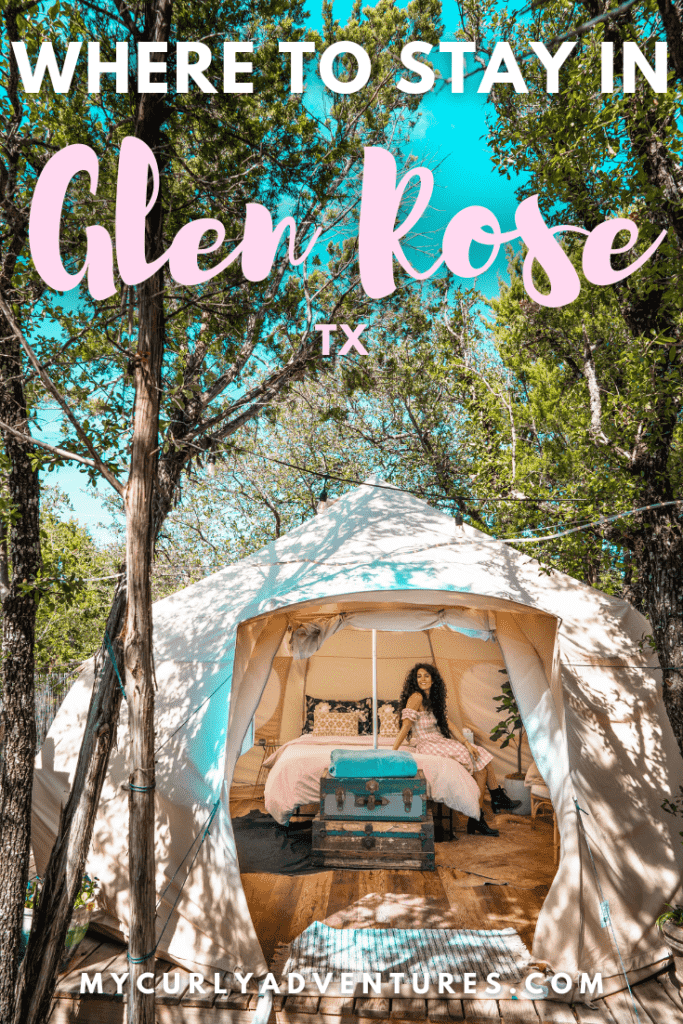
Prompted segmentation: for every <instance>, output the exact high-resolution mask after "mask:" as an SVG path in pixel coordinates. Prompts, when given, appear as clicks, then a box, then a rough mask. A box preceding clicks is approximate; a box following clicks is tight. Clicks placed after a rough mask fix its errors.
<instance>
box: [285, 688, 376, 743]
mask: <svg viewBox="0 0 683 1024" xmlns="http://www.w3.org/2000/svg"><path fill="white" fill-rule="evenodd" d="M323 704H324V705H325V711H336V712H342V713H344V712H348V711H358V712H359V718H358V733H359V734H360V735H361V736H371V735H372V721H371V715H372V701H371V700H370V698H369V697H367V698H365V699H364V700H330V698H329V697H306V719H305V721H304V726H303V729H302V730H301V732H302V734H303V733H307V732H313V724H314V719H313V716H314V714H315V709H316V708H317V707H320V706H321V705H323Z"/></svg>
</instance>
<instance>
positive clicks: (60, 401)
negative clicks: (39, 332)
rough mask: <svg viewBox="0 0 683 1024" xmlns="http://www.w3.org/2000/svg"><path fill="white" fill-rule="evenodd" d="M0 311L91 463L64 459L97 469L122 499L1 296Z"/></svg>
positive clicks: (119, 486) (109, 471)
mask: <svg viewBox="0 0 683 1024" xmlns="http://www.w3.org/2000/svg"><path fill="white" fill-rule="evenodd" d="M0 309H1V310H2V312H3V313H4V314H5V319H6V320H7V323H8V324H9V326H10V327H11V328H12V332H13V333H14V336H15V338H16V339H17V340H18V341H19V343H20V345H21V347H22V348H23V350H24V352H25V353H26V355H27V356H28V359H29V362H30V363H31V366H33V368H34V370H35V371H36V372H37V374H38V376H39V377H40V379H41V381H42V382H43V385H44V386H45V390H46V391H47V392H48V393H49V394H50V395H52V397H53V398H54V399H55V401H56V402H57V404H58V405H59V407H60V409H61V410H62V412H63V413H64V415H65V416H66V417H67V419H68V420H69V423H71V425H72V426H73V428H74V430H75V431H76V433H77V435H78V437H79V439H80V440H81V441H82V443H83V445H84V446H85V448H86V449H87V450H88V451H89V452H90V456H91V459H92V462H90V461H89V460H86V459H84V458H82V457H81V456H77V455H74V454H73V453H70V452H66V453H65V457H66V458H69V459H75V460H76V461H77V462H83V463H84V464H85V465H86V466H87V465H92V466H93V468H94V469H97V471H98V472H99V473H101V474H102V476H103V477H104V479H105V480H106V481H107V483H108V484H111V486H112V487H113V488H114V490H115V491H117V492H118V493H119V494H120V495H121V496H122V497H123V486H122V485H121V484H120V483H119V481H118V480H117V479H116V477H115V476H114V474H113V473H112V471H111V470H110V469H109V467H108V466H107V465H106V464H105V463H104V462H103V461H102V459H101V458H100V456H99V455H98V453H97V449H96V448H95V446H94V445H93V443H92V441H91V440H90V438H89V437H88V435H87V434H86V432H85V430H83V427H82V426H81V424H80V423H79V422H78V419H77V418H76V416H75V415H74V413H73V412H72V410H71V407H70V406H69V404H68V403H67V402H66V401H65V399H64V397H63V395H62V394H61V392H60V391H59V388H57V386H56V385H55V384H54V382H53V380H52V378H51V377H50V376H49V374H48V373H47V371H46V370H45V369H44V368H43V366H42V364H41V362H40V361H39V359H38V357H37V356H36V354H35V352H34V351H33V349H32V348H31V346H30V345H29V343H28V341H27V340H26V338H25V337H24V332H23V331H22V329H21V328H20V327H19V324H18V323H17V321H16V320H15V319H14V314H13V313H12V310H11V309H10V307H9V306H8V305H7V303H6V302H5V298H4V296H3V295H0ZM8 429H9V428H8ZM23 436H24V437H25V436H26V435H23ZM33 443H34V444H37V445H40V447H42V448H45V447H47V448H49V447H50V446H49V445H45V443H44V442H41V441H36V440H35V438H33ZM52 450H53V451H54V452H57V451H58V449H52Z"/></svg>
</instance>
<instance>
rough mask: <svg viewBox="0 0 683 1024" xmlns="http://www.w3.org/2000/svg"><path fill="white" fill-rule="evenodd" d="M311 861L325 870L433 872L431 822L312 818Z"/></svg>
mask: <svg viewBox="0 0 683 1024" xmlns="http://www.w3.org/2000/svg"><path fill="white" fill-rule="evenodd" d="M312 849H313V859H314V861H315V862H316V863H317V864H320V865H321V867H327V868H375V869H377V868H390V869H396V870H406V869H411V868H412V869H413V870H417V871H433V870H434V823H433V821H432V819H431V816H430V817H428V818H427V819H426V820H424V821H373V822H370V821H368V822H362V821H339V820H330V819H323V818H321V816H320V815H316V817H315V818H314V819H313V844H312Z"/></svg>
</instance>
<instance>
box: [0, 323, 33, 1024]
mask: <svg viewBox="0 0 683 1024" xmlns="http://www.w3.org/2000/svg"><path fill="white" fill-rule="evenodd" d="M22 379H23V378H22V370H21V357H20V353H19V351H18V346H17V343H16V341H15V340H14V339H6V340H5V341H4V342H3V352H2V354H1V355H0V419H2V421H3V422H4V423H7V424H8V425H10V426H13V427H14V428H15V429H16V430H19V431H21V432H26V433H27V434H28V420H27V414H26V401H25V396H24V390H23V385H22ZM3 440H4V449H5V454H6V456H7V457H8V459H9V463H10V469H9V474H8V490H9V498H10V501H11V503H12V518H11V523H10V531H9V534H10V536H9V555H10V560H11V566H12V578H11V580H10V581H9V586H8V589H7V591H6V593H5V598H4V601H3V604H2V631H3V632H2V720H1V725H0V728H1V740H0V1020H2V1021H8V1020H10V1019H11V1014H12V1004H13V1002H14V988H15V984H16V977H17V964H18V960H19V942H20V935H21V922H22V916H23V906H24V898H25V894H26V883H27V881H28V864H29V855H30V822H31V794H32V790H33V762H34V758H35V753H36V716H35V696H34V686H33V645H34V637H35V623H36V605H37V601H36V592H35V587H34V583H35V578H36V575H37V573H38V569H39V567H40V529H39V522H38V498H39V484H38V474H37V472H35V471H34V470H33V468H32V466H31V462H30V460H29V454H30V452H31V444H30V439H27V443H24V442H23V441H20V440H18V439H17V438H16V437H14V436H12V435H10V434H6V435H5V436H4V438H3Z"/></svg>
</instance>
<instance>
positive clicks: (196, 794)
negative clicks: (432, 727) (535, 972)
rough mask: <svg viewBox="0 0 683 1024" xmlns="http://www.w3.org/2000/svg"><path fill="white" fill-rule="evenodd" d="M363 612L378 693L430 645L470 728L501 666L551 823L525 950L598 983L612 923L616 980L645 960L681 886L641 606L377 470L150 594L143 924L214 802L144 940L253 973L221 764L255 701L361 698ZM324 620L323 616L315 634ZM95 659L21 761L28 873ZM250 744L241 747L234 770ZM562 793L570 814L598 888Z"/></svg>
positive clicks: (116, 909) (107, 802) (72, 757)
mask: <svg viewBox="0 0 683 1024" xmlns="http://www.w3.org/2000/svg"><path fill="white" fill-rule="evenodd" d="M340 616H346V618H343V617H342V618H341V622H340V621H339V619H340ZM354 616H357V617H358V619H357V621H356V625H355V627H354V626H353V623H352V621H351V620H352V619H353V617H354ZM449 618H451V620H452V622H455V621H456V620H457V622H459V628H452V622H451V625H449V623H448V620H449ZM302 623H308V632H310V633H311V635H312V636H313V641H312V647H313V648H315V650H311V651H309V652H308V653H309V657H308V658H306V657H304V658H299V659H294V658H293V657H292V654H291V649H290V647H289V645H288V635H289V632H291V629H292V628H296V627H298V626H300V625H301V624H302ZM368 628H377V629H379V630H380V631H381V632H380V633H379V637H380V643H379V661H378V676H379V681H378V686H379V691H380V696H388V695H390V693H389V691H390V690H391V695H392V696H395V695H396V693H397V690H398V688H399V687H400V683H401V680H402V676H403V674H404V673H403V669H404V667H405V665H406V664H408V663H411V662H412V661H414V660H418V659H419V660H431V659H432V658H434V659H435V660H436V662H437V663H438V664H440V666H441V667H442V668H443V669H444V674H445V677H446V679H447V681H448V684H449V691H450V705H449V707H450V710H451V714H452V716H459V717H460V720H463V718H464V717H466V718H468V719H470V720H473V721H475V724H482V723H483V725H484V727H487V726H488V725H489V722H488V721H487V720H486V716H487V715H489V717H490V714H491V704H490V703H488V704H486V703H485V702H484V697H485V698H486V701H489V702H490V696H491V694H492V693H493V692H494V688H499V686H500V682H501V680H502V678H503V677H502V676H500V675H498V669H499V668H500V667H502V666H503V665H504V666H505V667H506V669H507V671H508V673H509V676H510V680H511V682H512V686H513V689H514V693H515V695H516V698H517V701H518V704H519V707H520V709H521V712H522V715H523V717H524V721H525V726H526V730H527V734H528V740H529V746H530V750H531V754H532V755H533V758H534V760H535V762H536V764H537V766H538V768H539V770H540V771H541V773H542V775H543V777H544V779H545V780H546V783H547V785H548V786H549V788H550V792H551V795H552V799H553V803H554V806H555V810H556V814H557V819H558V825H559V829H560V833H561V859H560V864H559V868H558V871H557V875H556V877H555V880H554V883H553V885H552V887H551V889H550V892H549V895H548V897H547V899H546V901H545V904H544V906H543V908H542V910H541V913H540V916H539V920H538V926H537V929H536V935H535V939H534V946H533V954H534V956H535V957H536V958H538V959H541V960H546V961H549V962H550V963H551V964H552V965H553V967H554V968H555V969H556V970H563V971H566V972H567V973H569V974H570V975H576V974H577V972H579V971H587V972H590V973H592V972H595V971H601V972H602V973H603V979H604V982H605V985H606V987H609V986H610V980H609V979H612V987H621V984H622V982H621V981H620V978H621V972H620V966H619V962H618V955H617V951H616V949H615V945H614V939H615V938H616V941H617V942H618V945H619V950H620V953H621V957H622V959H623V963H624V965H625V967H626V969H627V970H628V971H629V972H630V974H631V977H632V978H634V979H635V978H636V977H638V976H639V975H640V974H646V973H648V972H650V971H651V969H652V965H653V964H655V963H656V962H657V961H659V960H661V959H662V958H664V957H666V956H667V949H666V948H665V946H664V945H663V943H662V940H661V937H660V936H659V934H658V932H657V931H656V929H655V927H654V920H655V918H656V917H657V915H658V913H659V912H660V911H661V908H662V905H663V904H664V903H665V902H672V901H674V900H676V899H678V898H680V892H679V887H680V877H681V863H682V860H683V856H682V854H683V851H682V849H681V843H680V838H679V835H678V832H679V829H680V822H678V821H676V819H675V818H673V817H672V816H670V815H667V814H665V813H664V812H663V811H662V809H661V804H662V801H663V800H664V799H665V798H667V797H668V798H671V797H672V796H674V795H675V794H677V793H678V787H679V784H681V783H683V760H682V759H681V757H680V754H679V752H678V749H677V746H676V743H675V740H674V737H673V734H672V731H671V729H670V726H669V723H668V721H667V719H666V715H665V712H664V709H663V705H662V700H661V694H660V690H661V686H660V673H659V671H658V670H657V668H656V664H657V663H656V660H655V658H654V657H653V656H652V655H651V654H647V653H643V652H642V651H641V646H640V640H641V637H642V636H643V634H647V633H649V632H650V630H649V626H648V623H647V621H646V620H645V619H644V618H643V617H642V616H641V615H640V614H638V613H637V612H636V611H635V610H634V609H633V608H632V607H631V606H630V605H629V604H628V603H626V602H624V601H621V600H617V599H615V598H611V597H608V596H606V595H604V594H601V593H599V592H597V591H595V590H593V589H591V588H590V587H587V586H585V585H583V584H581V583H578V582H577V581H576V580H573V579H570V578H569V577H567V576H564V575H561V574H559V573H552V575H550V576H548V575H546V574H543V573H541V572H540V571H539V566H538V564H537V563H536V562H535V561H534V560H532V559H531V558H529V557H527V556H525V555H522V554H520V553H519V552H518V551H516V550H514V549H513V548H511V547H509V546H507V545H505V544H503V543H500V542H497V541H494V540H492V539H491V538H490V537H488V536H486V535H485V534H483V533H480V532H478V531H477V530H474V529H472V528H470V527H468V526H457V525H456V524H455V522H454V520H453V519H452V518H450V517H449V516H447V515H444V514H442V513H441V512H438V511H435V510H434V509H432V508H430V507H429V506H428V505H426V504H425V503H424V502H422V501H419V500H417V499H416V498H414V497H412V496H410V495H409V494H406V493H404V492H402V491H399V490H396V489H394V488H391V487H388V486H387V485H382V484H380V483H379V482H378V481H368V482H367V483H366V484H365V485H363V486H361V487H359V488H358V489H357V490H355V491H352V492H351V493H349V494H346V495H345V496H344V497H343V498H342V499H340V500H339V501H338V502H336V503H335V504H334V505H333V506H332V507H331V508H330V509H329V510H328V511H326V512H325V513H324V514H322V515H318V516H315V517H313V518H312V519H311V520H309V521H307V522H306V523H304V524H303V525H302V526H300V527H299V528H297V529H296V530H293V531H292V532H291V533H289V534H287V535H286V536H284V537H281V538H279V539H278V540H277V541H274V542H273V543H271V544H269V545H268V546H267V547H265V548H264V549H263V550H262V551H260V552H258V553H257V554H256V555H254V556H251V557H250V558H246V559H244V560H243V561H241V562H240V563H238V564H237V565H234V566H231V567H229V568H226V569H224V570H222V571H220V572H218V573H216V574H214V575H212V576H210V577H208V578H206V579H204V580H202V581H201V582H200V583H197V584H195V585H194V586H191V587H188V588H187V589H186V590H183V591H181V592H179V593H177V594H175V595H173V596H172V597H169V598H166V599H165V600H163V601H160V602H158V603H157V604H156V605H155V607H154V637H155V661H156V675H157V680H158V695H157V708H158V710H157V751H158V752H157V790H156V801H157V803H156V807H157V844H156V854H157V865H158V879H157V887H158V891H159V893H161V892H162V891H164V890H165V892H164V896H163V899H162V902H161V906H160V908H159V918H158V920H159V922H160V924H159V927H161V924H162V923H163V922H164V921H165V920H166V916H167V912H168V910H169V909H170V907H171V906H172V904H173V902H174V900H175V899H176V896H177V894H178V889H179V886H180V884H181V882H182V880H183V878H184V875H185V869H184V868H183V869H182V870H180V871H178V868H179V866H180V864H181V862H182V861H183V858H184V857H185V855H186V853H187V851H188V848H189V847H190V843H191V842H192V840H193V838H194V837H195V836H196V835H197V834H199V833H200V832H201V830H202V827H203V825H204V824H205V823H206V821H207V818H208V816H209V814H210V812H211V810H212V808H215V809H216V814H215V817H214V819H213V823H212V827H211V831H210V834H209V836H208V838H207V840H206V841H205V842H204V843H203V845H202V846H201V848H200V850H199V854H198V856H197V860H196V862H195V864H194V867H193V868H192V872H191V875H190V877H189V879H188V881H187V884H186V885H185V886H184V888H183V890H182V894H181V896H180V899H179V901H178V904H177V907H176V909H175V911H174V913H173V914H172V916H171V919H170V922H169V925H168V927H167V928H166V931H165V932H164V936H163V939H162V942H161V944H160V947H159V948H160V951H161V952H164V953H166V954H167V955H169V956H170V957H171V958H172V959H175V960H177V961H178V962H180V963H183V962H185V961H193V962H198V963H201V964H205V965H208V966H212V967H216V968H217V969H225V970H231V969H235V968H237V969H240V968H241V969H245V970H247V971H251V972H253V973H254V974H255V975H256V976H258V975H259V974H263V973H265V972H266V970H267V966H266V964H265V962H264V960H263V955H262V952H261V949H260V947H259V944H258V941H257V938H256V935H255V933H254V929H253V925H252V922H251V919H250V916H249V912H248V909H247V906H246V901H245V898H244V893H243V890H242V886H241V882H240V876H239V869H238V865H237V862H236V857H235V850H234V843H233V839H232V831H231V824H230V817H229V810H228V793H229V788H230V785H231V782H232V779H233V774H234V771H235V766H236V763H237V761H238V758H239V755H240V751H241V750H242V747H243V743H244V740H245V737H246V736H247V735H248V733H249V729H250V727H251V724H252V721H253V719H254V716H255V714H257V715H258V721H257V723H256V724H257V725H258V726H260V727H262V728H265V727H267V726H268V723H271V724H272V723H273V722H276V723H277V729H278V736H277V738H278V739H283V740H284V739H287V738H288V737H289V736H291V735H293V734H294V733H295V732H296V731H297V730H298V729H300V726H301V718H302V701H303V695H304V693H305V692H313V691H315V689H316V688H318V689H319V690H320V689H321V688H322V690H323V691H324V690H325V688H326V687H327V688H328V689H329V690H334V689H337V688H340V689H341V693H340V694H339V695H340V696H347V695H351V696H353V695H354V693H355V691H358V693H359V695H360V690H362V695H363V696H367V695H368V693H369V671H368V668H367V666H368V651H369V648H368V644H369V636H370V634H369V633H368ZM463 629H464V630H465V631H464V632H463ZM304 632H306V630H304ZM321 633H329V634H330V635H329V636H328V638H327V639H325V638H324V637H323V642H322V643H320V644H318V641H319V640H320V634H321ZM484 634H486V637H485V636H484ZM298 635H299V636H301V634H298ZM316 635H317V639H316ZM304 653H305V652H304ZM344 662H345V663H344ZM340 666H341V667H340ZM92 671H93V670H92V666H91V667H90V668H88V669H87V670H86V671H84V673H83V674H82V676H81V677H80V678H79V680H78V681H77V682H76V684H75V685H74V686H73V688H72V690H71V691H70V693H69V695H68V697H67V699H66V701H65V703H64V705H63V707H62V708H61V710H60V712H59V713H58V715H57V718H56V720H55V722H54V724H53V726H52V728H51V730H50V733H49V735H48V738H47V740H46V742H45V744H44V746H43V749H42V751H41V755H40V756H39V759H38V763H37V768H36V773H35V798H34V822H33V843H34V850H35V856H36V862H37V865H38V869H39V870H41V869H42V868H43V867H44V865H45V862H46V859H47V856H48V853H49V849H50V846H51V844H52V842H53V839H54V835H55V833H56V828H57V821H58V816H59V809H60V806H61V804H62V803H63V802H64V800H65V796H66V794H67V793H68V787H69V781H70V777H71V775H72V773H73V770H74V766H75V763H76V757H77V752H78V747H79V743H80V736H81V733H82V730H83V727H84V721H85V716H86V713H87V706H88V699H89V691H90V687H91V684H92ZM482 694H483V695H484V696H483V697H482ZM262 696H263V701H262V700H261V698H262ZM259 705H260V710H259ZM477 717H479V718H480V722H479V723H477V722H476V719H477ZM126 729H127V727H126V717H125V708H124V713H123V719H122V722H121V725H120V728H119V745H118V748H117V750H116V752H115V753H114V755H113V757H112V760H111V765H110V770H109V776H108V780H107V782H106V784H105V788H104V791H103V796H102V802H101V807H100V811H99V814H98V818H97V823H96V828H95V836H94V841H93V851H92V856H91V858H90V860H89V865H90V867H91V869H92V870H93V871H94V872H95V874H96V875H97V876H98V877H99V878H100V879H101V881H102V883H103V887H104V893H105V896H106V906H107V913H108V919H109V923H110V924H111V925H115V926H118V927H119V928H120V929H121V930H122V931H123V932H124V933H125V929H126V922H127V920H128V889H127V870H128V869H127V857H126V851H127V794H126V792H125V791H123V790H122V783H124V782H125V781H126V779H127V777H128V768H127V765H126ZM248 761H249V758H246V762H247V763H246V766H245V767H244V768H243V766H244V765H245V761H242V762H240V772H245V773H246V776H248V775H249V764H248ZM575 799H576V800H577V801H578V803H579V805H580V806H581V808H583V809H584V811H585V812H586V813H585V814H584V815H583V823H584V827H585V833H586V836H587V839H588V843H589V844H590V848H591V851H592V855H593V858H594V862H595V868H596V870H597V873H598V876H599V881H600V886H601V889H602V892H601V893H599V892H598V889H597V884H596V880H595V877H594V874H593V870H592V867H591V862H590V858H589V855H588V849H587V846H586V841H585V840H584V839H583V838H582V833H581V831H580V829H579V827H578V822H577V813H578V812H577V810H576V806H575ZM482 841H483V840H482ZM186 863H187V862H186ZM176 872H177V874H176ZM601 899H606V900H608V901H609V905H610V911H611V918H612V922H613V932H612V930H611V929H610V928H607V927H602V926H601V920H600V902H601Z"/></svg>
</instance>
